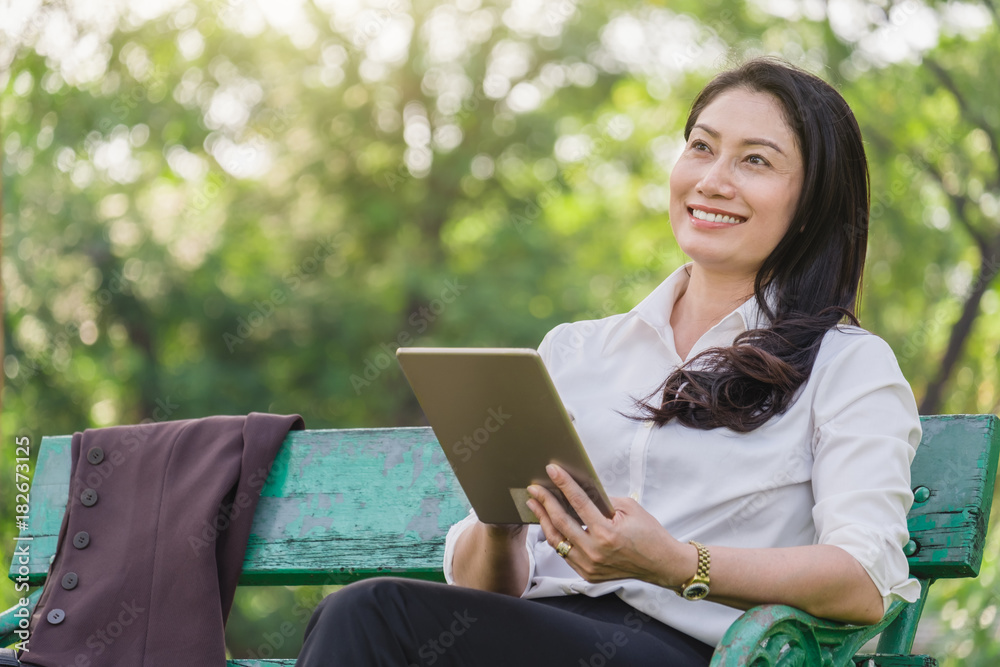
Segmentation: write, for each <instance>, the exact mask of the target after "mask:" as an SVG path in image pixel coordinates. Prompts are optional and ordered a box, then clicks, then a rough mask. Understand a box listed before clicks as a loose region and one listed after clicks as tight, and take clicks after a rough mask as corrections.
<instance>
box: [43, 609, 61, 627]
mask: <svg viewBox="0 0 1000 667" xmlns="http://www.w3.org/2000/svg"><path fill="white" fill-rule="evenodd" d="M45 618H47V619H49V623H51V624H52V625H59V624H60V623H62V622H63V620H64V619H65V618H66V612H64V611H63V610H62V609H53V610H52V611H50V612H49V613H48V615H46V617H45Z"/></svg>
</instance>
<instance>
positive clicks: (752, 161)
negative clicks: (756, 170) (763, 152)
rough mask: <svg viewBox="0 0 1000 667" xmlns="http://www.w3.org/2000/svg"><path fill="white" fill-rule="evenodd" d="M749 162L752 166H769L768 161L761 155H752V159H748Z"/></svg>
mask: <svg viewBox="0 0 1000 667" xmlns="http://www.w3.org/2000/svg"><path fill="white" fill-rule="evenodd" d="M747 162H749V163H750V164H758V165H761V166H767V164H768V161H767V160H765V159H764V158H762V157H761V156H759V155H751V156H750V157H748V158H747Z"/></svg>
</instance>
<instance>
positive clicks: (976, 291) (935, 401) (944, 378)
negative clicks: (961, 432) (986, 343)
mask: <svg viewBox="0 0 1000 667" xmlns="http://www.w3.org/2000/svg"><path fill="white" fill-rule="evenodd" d="M990 248H992V249H993V252H992V253H990V256H989V257H987V256H986V254H985V253H984V254H983V261H982V264H980V266H979V275H978V276H977V278H976V282H975V283H974V284H973V285H972V289H970V290H969V293H968V295H967V296H966V299H965V305H964V306H963V307H962V316H961V317H959V318H958V322H956V323H955V326H954V327H952V330H951V337H950V338H949V339H948V348H947V350H945V353H944V358H942V359H941V364H940V365H939V366H938V372H937V376H936V377H935V378H934V380H932V381H931V383H930V384H928V385H927V391H926V393H925V394H924V400H923V401H922V402H921V404H920V414H922V415H933V414H937V413H938V412H940V411H941V407H942V403H943V402H944V389H945V385H946V384H947V382H948V379H949V378H950V377H951V371H952V370H953V369H954V367H955V364H956V363H958V359H959V357H961V355H962V349H963V348H964V347H965V341H966V340H967V339H968V338H969V334H971V333H972V325H973V324H974V323H975V321H976V317H977V316H978V315H979V303H980V301H982V299H983V294H985V293H986V290H988V289H989V287H990V283H992V282H993V279H994V278H996V277H997V274H998V273H1000V252H998V250H997V249H998V248H1000V239H994V241H993V243H991V244H990Z"/></svg>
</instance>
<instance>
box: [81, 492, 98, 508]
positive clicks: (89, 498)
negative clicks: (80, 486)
mask: <svg viewBox="0 0 1000 667" xmlns="http://www.w3.org/2000/svg"><path fill="white" fill-rule="evenodd" d="M80 502H81V503H83V506H84V507H93V506H94V505H96V504H97V491H94V490H93V489H84V490H83V493H81V494H80Z"/></svg>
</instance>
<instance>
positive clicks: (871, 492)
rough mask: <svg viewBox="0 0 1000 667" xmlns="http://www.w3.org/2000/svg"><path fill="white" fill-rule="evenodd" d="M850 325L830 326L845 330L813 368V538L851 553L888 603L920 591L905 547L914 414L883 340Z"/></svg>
mask: <svg viewBox="0 0 1000 667" xmlns="http://www.w3.org/2000/svg"><path fill="white" fill-rule="evenodd" d="M855 331H856V333H854V332H840V331H834V332H831V333H830V334H828V335H829V336H841V337H847V338H841V341H840V342H842V343H844V344H843V345H842V346H841V345H838V346H837V347H842V349H840V351H839V353H837V354H834V355H832V356H831V357H829V358H827V359H825V360H824V361H825V363H823V364H822V365H820V364H817V367H816V368H814V370H813V372H814V373H816V374H817V377H816V380H817V391H816V394H815V396H816V399H815V401H814V408H813V410H814V419H815V424H816V429H815V431H814V437H813V480H812V486H813V495H814V498H815V505H814V507H813V520H814V522H815V525H816V531H817V535H818V543H819V544H833V545H836V546H838V547H840V548H842V549H844V550H845V551H847V552H848V553H849V554H851V555H852V556H854V558H855V559H857V561H858V562H859V563H861V565H862V566H863V567H864V568H865V570H866V571H867V572H868V575H869V576H870V577H871V579H872V581H873V582H874V583H875V586H876V587H877V588H878V590H879V593H880V594H881V595H882V600H883V606H884V609H888V607H889V604H890V603H891V602H892V599H893V598H894V597H900V598H903V599H905V600H907V601H910V602H912V601H914V600H916V599H917V597H918V596H919V595H920V585H919V583H918V582H917V581H916V580H915V579H910V578H909V566H908V564H907V562H906V556H905V555H904V554H903V546H904V545H905V544H906V542H907V541H908V540H909V533H908V531H907V527H906V513H907V512H908V511H909V509H910V506H911V505H912V504H913V492H912V490H911V489H910V463H911V462H912V461H913V456H914V454H915V452H916V448H917V445H918V444H919V443H920V435H921V428H920V417H919V415H918V413H917V406H916V402H915V400H914V398H913V392H912V391H911V389H910V386H909V384H907V382H906V379H905V378H904V377H903V374H902V372H901V371H900V370H899V366H898V364H897V363H896V358H895V356H894V355H893V353H892V350H891V349H890V348H889V346H888V344H886V343H885V341H883V340H882V339H880V338H878V337H877V336H874V335H871V334H868V333H865V332H861V331H858V330H855ZM817 361H819V360H817Z"/></svg>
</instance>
